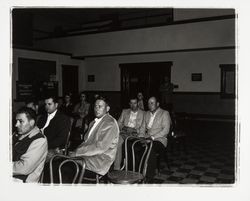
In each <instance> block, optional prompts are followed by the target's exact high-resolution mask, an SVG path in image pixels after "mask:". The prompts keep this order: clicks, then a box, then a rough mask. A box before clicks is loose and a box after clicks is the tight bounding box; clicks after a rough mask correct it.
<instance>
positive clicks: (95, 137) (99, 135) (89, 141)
mask: <svg viewBox="0 0 250 201" xmlns="http://www.w3.org/2000/svg"><path fill="white" fill-rule="evenodd" d="M93 124H94V122H91V123H90V126H89V130H88V132H87V133H86V135H85V141H84V142H83V143H82V144H80V145H79V147H78V148H77V149H76V156H83V157H84V159H85V162H86V169H87V170H90V171H93V172H96V173H98V174H100V175H105V174H106V173H107V172H108V170H109V168H110V166H111V165H112V163H113V162H114V160H115V156H116V151H117V145H118V139H119V127H118V124H117V122H116V120H115V119H114V118H113V117H112V116H110V115H109V114H106V115H105V116H104V117H103V118H102V120H101V121H100V122H99V123H98V124H97V126H96V127H95V128H94V130H93V131H92V133H91V135H90V136H89V138H88V135H89V131H90V129H91V127H92V126H93Z"/></svg>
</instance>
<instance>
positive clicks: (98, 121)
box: [87, 115, 105, 139]
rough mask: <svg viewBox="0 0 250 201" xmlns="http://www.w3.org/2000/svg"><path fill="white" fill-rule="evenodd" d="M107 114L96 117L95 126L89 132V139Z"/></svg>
mask: <svg viewBox="0 0 250 201" xmlns="http://www.w3.org/2000/svg"><path fill="white" fill-rule="evenodd" d="M104 116H105V115H103V116H102V117H101V118H95V120H94V121H95V123H94V124H93V126H92V127H91V129H90V131H89V134H88V137H87V139H88V138H89V137H90V135H91V134H92V133H93V131H94V129H95V128H96V126H97V125H98V124H99V123H100V121H101V120H102V119H103V117H104Z"/></svg>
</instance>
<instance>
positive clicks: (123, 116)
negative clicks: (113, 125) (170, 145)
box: [118, 109, 145, 133]
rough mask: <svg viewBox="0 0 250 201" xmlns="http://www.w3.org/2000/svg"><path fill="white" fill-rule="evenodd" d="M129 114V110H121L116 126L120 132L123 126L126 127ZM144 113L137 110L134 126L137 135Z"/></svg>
mask: <svg viewBox="0 0 250 201" xmlns="http://www.w3.org/2000/svg"><path fill="white" fill-rule="evenodd" d="M130 112H131V109H124V110H122V114H121V116H120V118H119V119H118V125H119V128H120V130H122V128H123V127H124V126H128V122H129V118H130ZM144 113H145V112H144V111H143V110H141V109H138V113H137V116H136V125H135V129H136V131H137V133H139V131H140V128H141V126H142V123H143V119H144Z"/></svg>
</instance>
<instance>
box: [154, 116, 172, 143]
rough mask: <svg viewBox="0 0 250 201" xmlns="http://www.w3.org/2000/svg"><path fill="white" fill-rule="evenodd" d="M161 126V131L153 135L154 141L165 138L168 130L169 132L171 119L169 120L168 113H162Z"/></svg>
mask: <svg viewBox="0 0 250 201" xmlns="http://www.w3.org/2000/svg"><path fill="white" fill-rule="evenodd" d="M161 124H162V130H161V131H160V132H158V133H155V134H154V135H153V138H154V139H156V138H160V137H166V136H167V135H168V133H169V130H170V125H171V118H170V115H169V113H168V111H164V112H163V114H162V121H161Z"/></svg>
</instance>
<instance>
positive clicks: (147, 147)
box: [125, 136, 153, 177]
mask: <svg viewBox="0 0 250 201" xmlns="http://www.w3.org/2000/svg"><path fill="white" fill-rule="evenodd" d="M131 140H132V144H130V145H129V144H128V141H131ZM136 145H138V146H139V147H140V150H141V153H140V155H139V154H138V153H136V152H137V151H136V149H135V146H136ZM152 146H153V141H152V140H148V142H147V143H146V141H145V140H144V139H141V138H138V137H133V136H129V137H127V138H126V140H125V170H126V171H128V169H129V164H131V162H132V171H133V172H139V173H141V174H142V175H143V176H144V177H145V176H146V172H147V167H148V159H149V155H150V153H151V149H152ZM129 149H130V150H131V152H130V154H129V153H128V152H129ZM131 155H132V156H131ZM131 157H132V158H131ZM137 166H138V167H137Z"/></svg>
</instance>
